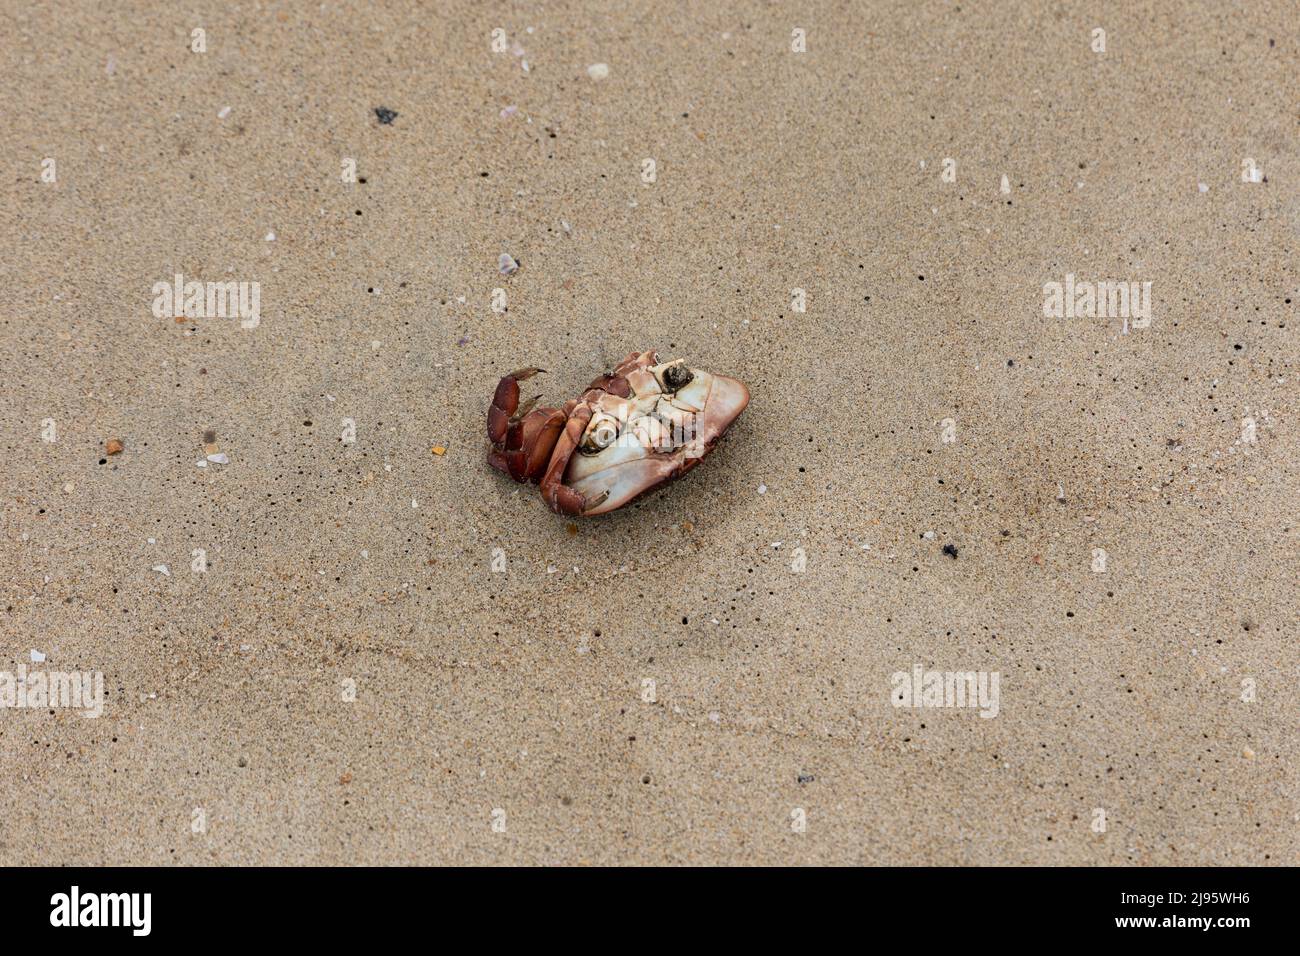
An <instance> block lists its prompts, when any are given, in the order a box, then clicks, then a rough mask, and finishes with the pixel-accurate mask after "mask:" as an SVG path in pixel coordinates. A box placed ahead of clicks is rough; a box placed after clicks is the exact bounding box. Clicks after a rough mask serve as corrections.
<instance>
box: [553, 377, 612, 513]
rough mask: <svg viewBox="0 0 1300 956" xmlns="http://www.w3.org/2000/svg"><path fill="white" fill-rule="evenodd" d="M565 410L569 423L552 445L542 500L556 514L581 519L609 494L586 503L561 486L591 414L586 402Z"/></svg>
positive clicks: (581, 496) (566, 407) (574, 492)
mask: <svg viewBox="0 0 1300 956" xmlns="http://www.w3.org/2000/svg"><path fill="white" fill-rule="evenodd" d="M565 410H566V411H568V412H569V416H568V418H569V420H568V421H567V422H565V425H564V431H563V432H562V433H561V434H560V439H559V441H557V442H556V443H555V451H553V452H551V460H550V463H549V464H548V465H547V466H546V473H545V474H544V475H542V480H541V492H542V500H544V501H545V502H546V504H547V505H548V506H549V507H550V509H551V510H552V511H554V512H555V513H556V514H562V515H580V514H582V513H583V512H584V511H586V510H587V509H588V508H594V507H596V505H598V504H600V503H601V502H602V501H604V500H605V498H606V497H607V496H608V493H607V492H603V493H601V495H600V496H599V497H597V498H595V499H594V500H592V501H588V500H587V499H586V497H585V496H583V495H582V494H580V493H579V492H577V491H574V490H573V489H572V488H570V487H569V486H568V485H566V484H565V483H564V471H565V469H566V468H568V467H569V459H570V458H571V457H573V453H574V451H575V450H576V449H577V447H578V444H579V443H580V442H581V441H582V433H583V432H585V431H586V430H587V424H588V423H589V422H590V421H591V414H592V412H591V406H590V405H588V404H587V403H586V402H582V403H580V404H577V405H575V406H574V407H573V408H572V409H569V407H568V405H566V406H565Z"/></svg>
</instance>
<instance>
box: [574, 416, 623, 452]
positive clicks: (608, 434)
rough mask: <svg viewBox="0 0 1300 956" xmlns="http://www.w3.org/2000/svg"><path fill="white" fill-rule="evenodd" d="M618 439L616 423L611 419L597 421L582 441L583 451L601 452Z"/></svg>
mask: <svg viewBox="0 0 1300 956" xmlns="http://www.w3.org/2000/svg"><path fill="white" fill-rule="evenodd" d="M617 439H618V422H617V421H616V420H615V419H613V418H609V417H606V418H600V419H597V420H596V421H595V422H594V424H593V426H592V427H591V428H590V429H589V430H588V431H587V437H586V438H585V439H583V442H582V449H583V451H593V452H594V451H602V450H603V449H606V448H608V447H609V446H610V445H612V444H614V442H615V441H616V440H617Z"/></svg>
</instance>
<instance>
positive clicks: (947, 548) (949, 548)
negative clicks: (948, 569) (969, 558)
mask: <svg viewBox="0 0 1300 956" xmlns="http://www.w3.org/2000/svg"><path fill="white" fill-rule="evenodd" d="M943 553H944V554H946V555H948V557H950V558H952V559H953V560H954V561H956V560H957V546H956V545H955V544H945V545H944V546H943Z"/></svg>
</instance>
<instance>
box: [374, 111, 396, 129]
mask: <svg viewBox="0 0 1300 956" xmlns="http://www.w3.org/2000/svg"><path fill="white" fill-rule="evenodd" d="M375 115H376V116H378V117H379V122H381V123H383V124H384V125H385V126H392V125H393V120H395V119H397V111H396V110H390V109H389V108H388V107H386V106H376V107H375Z"/></svg>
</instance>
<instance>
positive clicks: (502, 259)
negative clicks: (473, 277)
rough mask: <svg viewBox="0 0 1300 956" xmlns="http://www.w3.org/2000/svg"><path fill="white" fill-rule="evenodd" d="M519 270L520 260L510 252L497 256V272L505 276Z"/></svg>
mask: <svg viewBox="0 0 1300 956" xmlns="http://www.w3.org/2000/svg"><path fill="white" fill-rule="evenodd" d="M518 271H519V262H518V260H516V259H515V257H514V256H512V255H511V254H510V253H508V252H503V253H501V255H499V256H497V272H499V273H501V274H502V275H503V276H512V275H514V274H515V273H516V272H518Z"/></svg>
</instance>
